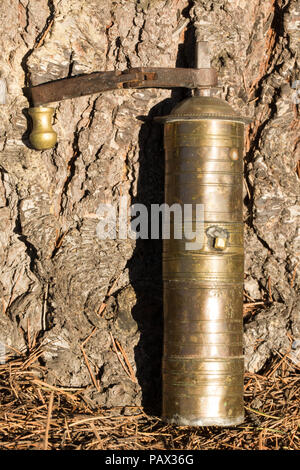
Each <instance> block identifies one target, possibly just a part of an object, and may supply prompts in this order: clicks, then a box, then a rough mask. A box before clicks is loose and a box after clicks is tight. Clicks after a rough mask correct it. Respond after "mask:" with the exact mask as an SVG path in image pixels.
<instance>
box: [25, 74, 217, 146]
mask: <svg viewBox="0 0 300 470" xmlns="http://www.w3.org/2000/svg"><path fill="white" fill-rule="evenodd" d="M217 83H218V79H217V72H216V70H215V69H213V68H210V67H207V68H197V69H187V68H175V69H173V68H160V67H139V68H133V69H129V70H125V71H123V72H120V71H110V72H94V73H90V74H87V75H80V76H78V77H72V78H64V79H60V80H54V81H51V82H47V83H43V84H41V85H37V86H33V87H28V88H25V89H24V94H25V96H26V97H27V98H28V100H29V102H30V104H31V106H32V107H31V108H30V109H29V115H30V116H31V119H32V124H33V127H32V132H31V134H30V136H29V139H30V142H31V144H32V145H33V147H34V148H36V149H37V150H46V149H50V148H52V147H54V146H55V144H56V141H57V135H56V133H55V131H54V130H53V129H52V124H51V122H52V116H53V113H54V109H53V108H51V107H49V106H48V104H49V103H53V102H57V101H61V100H65V99H69V98H76V97H79V96H85V95H90V94H94V93H102V92H104V91H110V90H124V89H131V88H178V87H180V88H181V87H182V88H191V89H199V90H201V89H203V90H206V89H208V88H211V87H216V86H217Z"/></svg>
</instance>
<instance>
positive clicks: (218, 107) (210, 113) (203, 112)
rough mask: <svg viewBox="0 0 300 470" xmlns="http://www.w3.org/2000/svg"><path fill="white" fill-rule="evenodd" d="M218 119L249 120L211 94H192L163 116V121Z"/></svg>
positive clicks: (247, 121) (243, 121)
mask: <svg viewBox="0 0 300 470" xmlns="http://www.w3.org/2000/svg"><path fill="white" fill-rule="evenodd" d="M202 119H219V120H226V121H227V120H228V121H237V122H242V123H247V124H248V123H249V122H251V120H250V119H249V118H246V117H242V116H240V115H239V114H238V113H237V112H236V111H235V110H234V109H233V108H232V107H231V106H230V105H229V104H228V103H227V102H226V101H224V100H222V99H220V98H216V97H211V96H193V97H192V98H187V99H185V100H184V101H182V102H181V103H179V104H178V105H176V106H175V108H174V109H173V110H172V111H171V113H170V114H169V116H164V117H163V120H164V121H165V122H171V121H178V120H192V121H195V120H202Z"/></svg>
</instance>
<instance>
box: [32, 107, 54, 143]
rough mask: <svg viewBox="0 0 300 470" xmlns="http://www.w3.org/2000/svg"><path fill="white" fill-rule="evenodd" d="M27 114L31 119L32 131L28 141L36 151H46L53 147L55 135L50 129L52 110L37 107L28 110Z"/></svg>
mask: <svg viewBox="0 0 300 470" xmlns="http://www.w3.org/2000/svg"><path fill="white" fill-rule="evenodd" d="M28 113H29V115H30V117H31V119H32V131H31V133H30V136H29V140H30V142H31V144H32V145H33V147H34V148H36V149H37V150H46V149H50V148H52V147H54V145H55V144H56V140H57V134H56V132H55V131H54V130H53V129H52V122H51V121H52V116H53V113H54V109H53V108H48V107H44V106H37V107H35V108H29V110H28Z"/></svg>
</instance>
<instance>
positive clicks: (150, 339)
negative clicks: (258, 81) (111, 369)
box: [127, 27, 195, 416]
mask: <svg viewBox="0 0 300 470" xmlns="http://www.w3.org/2000/svg"><path fill="white" fill-rule="evenodd" d="M185 36H186V37H185V40H184V44H181V45H179V48H178V56H177V62H176V66H177V67H193V66H194V50H195V49H194V41H195V35H194V29H193V27H191V28H189V29H188V30H187V32H186V35H185ZM191 51H193V53H192V54H191ZM190 95H191V91H190V90H186V89H180V88H178V89H174V90H173V91H172V94H171V97H170V98H169V99H166V100H164V101H163V102H161V103H159V104H157V105H156V106H154V107H153V108H152V109H151V110H150V112H149V115H148V116H147V117H146V118H145V119H144V123H143V124H142V126H141V130H140V134H139V148H140V154H139V163H140V170H139V179H138V187H137V196H136V198H133V199H132V204H135V203H140V204H144V205H145V206H146V207H147V209H148V233H149V234H150V233H151V204H162V203H163V202H164V166H165V156H164V148H163V125H162V124H159V123H158V122H155V121H154V120H153V118H154V117H157V116H165V115H168V114H169V113H170V112H171V110H172V109H173V108H174V106H175V105H176V104H177V103H179V102H180V101H182V100H183V99H185V98H187V97H189V96H190ZM160 228H161V227H160ZM127 267H128V269H129V276H130V282H131V284H132V286H133V288H134V290H135V293H136V298H137V302H136V305H135V307H134V308H133V311H132V316H133V318H134V320H135V321H136V322H137V324H138V328H139V331H140V341H139V343H138V345H137V346H136V348H135V362H136V367H137V374H136V375H137V379H138V382H139V384H140V386H141V389H142V405H143V407H144V409H145V411H146V412H147V413H149V414H152V415H158V416H159V415H160V414H161V405H162V355H163V281H162V240H161V237H160V239H158V240H151V239H150V238H149V239H147V240H143V239H137V241H136V247H135V250H134V253H133V256H132V258H131V259H130V261H129V262H128V265H127Z"/></svg>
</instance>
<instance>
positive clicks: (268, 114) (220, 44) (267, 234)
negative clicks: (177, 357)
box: [0, 0, 300, 408]
mask: <svg viewBox="0 0 300 470" xmlns="http://www.w3.org/2000/svg"><path fill="white" fill-rule="evenodd" d="M0 15H1V25H2V31H1V36H0V37H1V39H0V41H1V51H2V54H1V58H0V73H1V78H4V79H5V80H6V83H7V87H8V95H7V104H5V105H0V113H1V120H0V123H1V124H0V126H1V127H0V128H1V138H0V148H1V166H0V170H1V181H0V221H1V228H2V230H1V234H0V242H1V244H0V254H1V278H0V289H1V292H0V294H1V302H2V313H1V315H0V325H1V329H0V340H1V342H2V343H3V344H5V345H6V348H7V352H14V353H16V350H17V351H20V352H26V351H28V349H30V348H33V347H34V346H35V345H41V346H42V348H43V354H42V355H41V357H40V360H41V361H42V362H43V363H44V364H45V367H46V371H47V380H48V382H49V383H56V384H59V385H63V386H74V387H87V392H86V393H87V399H88V400H92V402H94V403H95V404H103V405H106V406H113V405H114V406H115V405H138V404H140V403H141V402H143V403H144V404H145V405H147V406H151V407H152V408H155V405H156V404H159V403H160V367H161V353H162V333H163V332H162V281H161V241H160V240H137V241H134V240H132V239H126V240H101V239H99V237H98V236H97V232H96V229H97V224H98V222H99V218H98V215H97V209H98V207H99V205H100V204H101V203H111V204H114V205H115V206H116V207H117V206H118V204H119V201H120V196H124V197H127V199H128V203H129V204H132V203H133V202H139V203H143V204H145V205H146V206H150V204H154V203H155V204H161V203H162V202H163V197H164V196H163V191H164V187H163V186H164V177H163V172H164V153H163V133H162V129H161V126H160V124H158V123H157V122H155V121H153V119H152V118H153V117H154V116H160V115H165V114H168V112H169V111H170V110H171V109H172V107H173V106H174V105H175V104H177V103H178V102H179V101H180V100H182V99H183V98H184V97H186V96H188V91H187V90H177V91H172V90H161V89H147V90H121V91H119V90H118V91H111V92H106V93H103V94H98V95H91V96H85V97H81V98H76V99H70V100H66V101H62V102H59V103H56V104H54V105H53V107H55V123H54V128H55V130H56V132H57V133H58V144H57V146H56V147H55V148H54V149H51V150H47V151H43V152H40V151H36V150H34V149H32V148H31V147H30V144H29V140H28V131H27V129H28V123H29V119H28V112H27V108H28V102H27V100H26V98H25V97H24V95H23V91H22V88H23V87H24V86H27V85H36V84H39V83H43V82H46V81H50V80H55V79H58V78H63V77H68V76H69V77H70V76H75V75H79V74H83V73H89V72H93V71H103V70H124V69H126V68H129V67H139V66H156V67H175V66H181V67H193V66H194V37H195V35H196V36H198V37H199V38H200V39H204V40H209V41H210V43H211V49H212V65H213V66H214V67H215V68H216V69H217V70H218V73H219V82H220V84H221V85H222V87H221V89H219V90H218V92H217V95H218V96H220V97H222V98H224V99H226V100H227V101H228V102H229V103H230V104H231V105H232V106H233V108H234V109H236V110H237V111H239V112H240V113H241V114H242V115H247V116H249V117H250V118H251V119H252V124H251V125H250V126H248V128H247V131H246V137H245V147H246V152H245V178H244V181H245V199H244V203H245V204H244V220H245V252H246V260H245V295H246V296H245V302H247V303H250V304H251V305H248V306H246V307H245V363H246V369H248V370H250V371H258V370H260V369H262V367H263V366H264V364H265V363H266V361H267V360H268V359H269V358H270V357H272V355H273V354H274V353H275V352H280V353H283V354H284V353H286V352H287V351H289V350H290V347H291V341H294V342H293V348H294V349H293V351H294V356H293V357H294V360H295V361H299V360H300V352H299V351H300V346H299V343H300V341H298V342H297V341H296V340H297V338H298V340H299V339H300V317H299V297H297V290H298V292H299V276H297V266H299V265H297V263H298V260H299V255H300V236H299V228H297V227H299V214H300V212H299V178H300V169H299V168H300V166H299V147H297V144H298V141H299V137H298V135H299V121H298V114H297V112H298V109H297V102H298V101H299V100H300V97H299V94H297V89H296V88H297V84H298V85H299V83H300V82H297V81H296V80H297V76H296V71H297V63H296V55H297V51H299V29H297V27H298V25H299V11H298V12H297V11H296V1H293V0H291V1H284V0H267V1H266V0H254V1H252V2H249V1H246V0H215V1H211V0H209V1H208V0H206V1H204V0H203V1H202V0H196V1H195V2H192V1H186V0H154V1H149V0H140V1H133V0H121V1H118V2H117V1H108V0H81V1H79V0H71V1H70V0H68V1H67V0H48V1H47V0H2V2H1V6H0ZM187 20H190V22H189V23H188V21H187ZM142 117H143V118H142ZM297 299H298V306H297ZM256 302H260V303H258V304H257V305H256ZM253 304H254V305H253ZM91 333H93V334H92V336H91V337H90V338H89V335H90V334H91ZM86 339H87V341H86V342H85V343H84V345H82V343H83V342H84V341H85V340H86ZM116 351H118V353H116ZM298 353H299V354H298ZM297 354H298V355H297ZM90 384H92V385H93V387H88V386H89V385H90ZM94 385H96V386H94Z"/></svg>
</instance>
